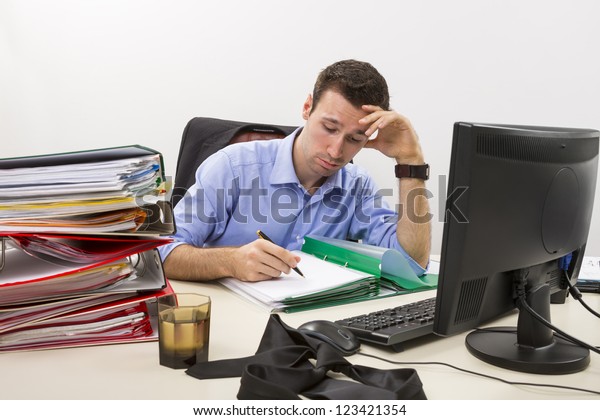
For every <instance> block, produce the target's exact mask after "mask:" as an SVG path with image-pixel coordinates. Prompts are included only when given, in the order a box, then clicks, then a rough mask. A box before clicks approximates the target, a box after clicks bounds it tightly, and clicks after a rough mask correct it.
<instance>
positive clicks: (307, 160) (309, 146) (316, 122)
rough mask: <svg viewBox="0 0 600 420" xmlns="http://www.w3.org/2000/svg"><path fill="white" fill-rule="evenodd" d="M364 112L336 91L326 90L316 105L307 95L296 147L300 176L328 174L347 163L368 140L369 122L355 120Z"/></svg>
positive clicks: (311, 177)
mask: <svg viewBox="0 0 600 420" xmlns="http://www.w3.org/2000/svg"><path fill="white" fill-rule="evenodd" d="M365 115H367V112H365V111H363V110H362V109H360V108H356V107H354V106H353V105H352V104H351V103H350V102H348V101H347V100H346V99H345V98H344V97H343V96H342V95H341V94H339V93H337V92H335V91H331V90H329V91H326V92H325V93H324V94H323V95H322V96H321V98H320V99H319V102H318V103H317V105H316V107H315V108H313V107H312V96H309V97H308V99H307V100H306V102H305V103H304V107H303V111H302V116H303V118H304V119H305V120H306V124H305V127H304V130H303V131H302V133H301V137H302V141H301V144H300V146H301V147H300V148H299V150H298V151H299V152H300V156H298V158H299V160H298V162H297V163H298V165H297V167H296V171H297V172H298V175H299V178H301V180H302V177H304V178H305V179H307V180H309V181H310V180H318V179H320V178H322V177H328V176H330V175H332V174H334V173H335V172H337V171H338V170H340V169H341V168H342V167H343V166H344V165H346V164H347V163H348V162H350V160H352V158H354V156H355V155H356V154H357V153H358V152H359V151H360V149H362V147H363V146H364V145H365V143H366V142H367V141H368V138H367V136H366V135H365V130H366V129H367V128H368V125H364V124H359V123H358V120H360V119H361V118H362V117H364V116H365ZM295 163H296V161H295Z"/></svg>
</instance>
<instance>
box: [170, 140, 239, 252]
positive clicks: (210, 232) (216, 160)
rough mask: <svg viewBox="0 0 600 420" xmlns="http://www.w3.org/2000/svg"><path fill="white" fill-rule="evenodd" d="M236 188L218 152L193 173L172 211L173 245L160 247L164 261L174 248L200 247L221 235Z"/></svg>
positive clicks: (225, 160)
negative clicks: (193, 177)
mask: <svg viewBox="0 0 600 420" xmlns="http://www.w3.org/2000/svg"><path fill="white" fill-rule="evenodd" d="M236 187H237V183H236V182H235V178H234V174H233V170H232V168H231V163H230V161H229V159H228V157H227V155H226V154H225V153H223V152H221V151H219V152H217V153H215V154H213V155H211V156H210V157H209V158H208V159H207V160H206V161H204V162H203V163H202V165H200V167H199V168H198V169H197V171H196V182H195V183H194V184H193V185H192V186H191V187H190V189H189V190H188V191H187V192H186V193H185V195H184V197H183V198H182V199H181V200H180V201H179V203H177V205H176V206H175V208H174V209H173V217H174V220H175V226H176V229H177V230H176V233H175V234H174V235H173V236H172V239H173V242H171V243H169V244H166V245H163V246H162V247H160V248H159V253H160V256H161V258H162V260H163V261H164V260H165V259H166V258H167V256H168V255H169V254H170V253H171V252H172V251H173V249H175V248H176V247H178V246H180V245H182V244H189V245H193V246H195V247H203V246H204V244H205V243H206V242H207V241H208V240H209V238H213V237H218V236H219V235H221V234H222V233H223V230H224V228H225V226H226V223H227V222H226V221H227V220H228V218H229V216H230V215H231V208H232V197H234V196H235V194H234V192H233V191H232V190H234V189H235V188H236Z"/></svg>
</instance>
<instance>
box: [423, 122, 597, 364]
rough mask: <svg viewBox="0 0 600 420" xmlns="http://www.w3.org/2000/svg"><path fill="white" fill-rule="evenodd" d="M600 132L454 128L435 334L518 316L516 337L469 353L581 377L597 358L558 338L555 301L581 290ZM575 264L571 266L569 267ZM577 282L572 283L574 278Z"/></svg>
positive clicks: (506, 332)
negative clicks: (510, 314) (545, 322)
mask: <svg viewBox="0 0 600 420" xmlns="http://www.w3.org/2000/svg"><path fill="white" fill-rule="evenodd" d="M598 144H599V132H598V131H596V130H590V129H571V128H554V127H534V126H517V125H514V126H511V125H496V124H478V123H466V122H458V123H455V125H454V135H453V144H452V156H451V162H450V172H449V178H448V196H447V200H446V214H445V224H444V232H443V240H442V252H441V261H440V276H439V285H438V291H437V298H436V316H435V322H434V332H435V333H436V334H438V335H442V336H447V335H452V334H456V333H460V332H464V331H467V330H470V329H474V328H477V327H479V326H480V325H481V324H483V323H485V322H486V321H489V320H492V319H494V318H497V317H499V316H500V315H502V314H506V313H508V312H510V311H514V310H515V308H518V309H519V315H518V322H517V326H516V327H506V328H505V327H501V328H487V329H476V330H475V331H472V332H471V333H469V334H468V335H467V338H466V346H467V348H468V349H469V351H470V352H471V353H472V354H473V355H474V356H476V357H478V358H480V359H481V360H484V361H486V362H488V363H491V364H494V365H497V366H500V367H503V368H507V369H512V370H518V371H523V372H531V373H544V374H562V373H571V372H576V371H579V370H582V369H585V367H586V366H587V365H588V364H589V360H590V356H589V350H587V349H585V348H583V347H580V346H577V345H575V344H573V343H571V342H570V341H567V340H565V339H563V338H561V337H559V336H558V334H554V333H553V331H552V330H551V329H550V328H548V327H547V326H545V325H543V324H542V323H541V322H540V321H539V320H538V319H536V318H535V317H534V316H532V315H531V314H530V313H529V312H528V311H526V310H525V309H524V307H523V305H522V304H521V303H520V302H521V300H520V296H523V298H524V299H525V301H526V302H527V303H528V305H529V306H530V307H531V308H533V310H535V311H536V312H537V313H538V314H540V315H541V316H542V317H543V318H545V319H546V320H548V321H550V300H551V295H552V294H554V293H558V292H561V291H564V289H565V288H567V287H568V285H567V281H568V280H567V279H568V278H570V282H571V284H575V282H576V280H577V276H578V274H579V268H580V265H581V261H582V259H583V255H584V250H585V246H586V242H587V238H588V231H589V227H590V221H591V217H592V206H593V202H594V193H595V190H596V176H597V171H598ZM569 259H570V262H569ZM563 268H566V273H567V274H568V276H569V277H567V274H565V270H564V269H563Z"/></svg>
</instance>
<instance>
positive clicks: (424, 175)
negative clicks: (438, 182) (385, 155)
mask: <svg viewBox="0 0 600 420" xmlns="http://www.w3.org/2000/svg"><path fill="white" fill-rule="evenodd" d="M396 178H419V179H424V180H425V181H427V180H428V179H429V165H428V164H426V163H425V164H423V165H404V164H401V163H399V164H398V165H396Z"/></svg>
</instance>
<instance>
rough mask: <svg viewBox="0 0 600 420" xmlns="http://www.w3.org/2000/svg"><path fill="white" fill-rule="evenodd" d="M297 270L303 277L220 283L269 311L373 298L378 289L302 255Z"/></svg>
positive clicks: (369, 279)
mask: <svg viewBox="0 0 600 420" xmlns="http://www.w3.org/2000/svg"><path fill="white" fill-rule="evenodd" d="M294 253H295V254H296V255H298V256H300V258H301V261H300V267H301V269H302V272H303V273H304V277H302V276H300V275H299V274H297V273H296V272H294V271H293V270H292V271H290V273H289V274H284V275H282V276H281V277H279V278H276V279H273V280H265V281H260V282H243V281H240V280H237V279H223V280H221V283H222V284H223V285H224V286H225V287H227V288H229V289H231V290H232V291H234V292H236V293H238V294H240V295H242V296H244V297H246V298H248V299H249V300H251V301H253V302H255V303H258V304H260V305H261V306H263V307H265V308H267V309H269V310H271V311H287V312H293V311H295V310H304V309H310V308H316V307H323V306H331V305H334V304H340V303H342V302H350V301H356V300H358V299H362V298H365V297H373V296H375V295H376V294H377V292H378V290H379V288H378V286H377V281H376V279H375V278H374V277H373V276H371V275H370V274H367V273H363V272H359V271H356V270H352V269H350V268H346V267H342V266H339V265H336V264H332V263H329V262H327V261H323V260H322V259H320V258H317V257H315V256H313V255H310V254H307V253H304V252H302V251H294Z"/></svg>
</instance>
